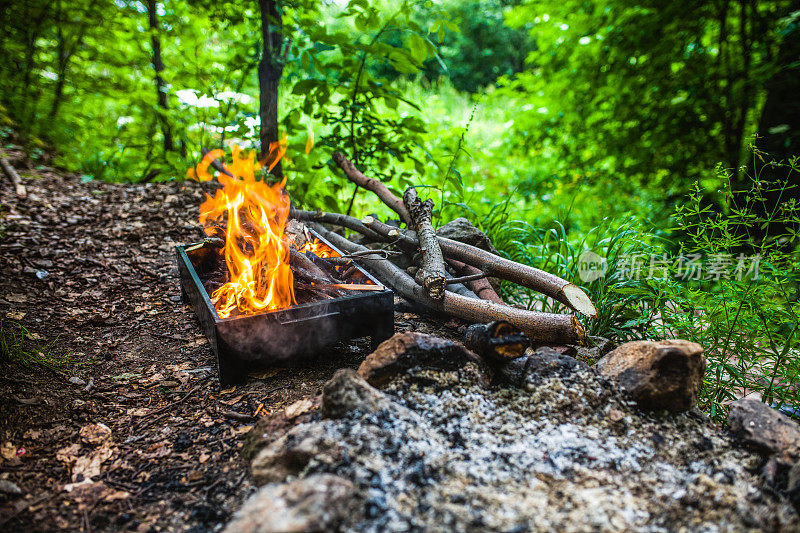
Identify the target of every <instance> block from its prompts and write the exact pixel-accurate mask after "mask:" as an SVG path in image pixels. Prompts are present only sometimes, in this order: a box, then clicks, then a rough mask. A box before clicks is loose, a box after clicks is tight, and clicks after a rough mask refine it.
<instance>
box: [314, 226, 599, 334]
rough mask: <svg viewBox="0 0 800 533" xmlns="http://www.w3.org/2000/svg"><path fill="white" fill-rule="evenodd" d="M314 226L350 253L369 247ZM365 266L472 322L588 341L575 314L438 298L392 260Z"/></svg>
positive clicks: (411, 295) (406, 293)
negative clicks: (501, 322) (497, 322)
mask: <svg viewBox="0 0 800 533" xmlns="http://www.w3.org/2000/svg"><path fill="white" fill-rule="evenodd" d="M314 229H315V230H316V231H317V232H318V233H319V234H320V235H322V236H323V237H324V238H325V239H327V240H328V241H330V242H331V243H332V244H333V245H334V246H336V247H337V248H339V249H341V250H344V251H346V252H348V253H352V252H356V251H361V250H366V249H367V248H365V247H364V246H361V245H359V244H356V243H354V242H351V241H349V240H347V239H345V238H344V237H342V236H341V235H338V234H336V233H334V232H332V231H329V230H327V229H325V228H324V227H322V226H320V225H318V224H315V225H314ZM365 268H367V269H368V270H370V271H371V272H372V273H373V274H374V275H375V276H377V277H378V278H379V279H380V280H381V281H382V282H383V283H385V284H386V285H388V286H390V287H391V288H392V289H393V290H394V291H395V292H397V293H398V294H399V295H401V296H403V297H404V298H407V299H409V300H412V301H415V302H418V303H422V304H424V305H427V306H428V307H431V308H433V309H436V310H439V311H442V312H444V313H447V314H449V315H452V316H456V317H458V318H462V319H464V320H467V321H470V322H492V321H494V320H505V321H507V322H510V323H511V324H513V325H514V326H516V327H518V328H519V329H520V330H522V331H523V332H524V333H525V334H526V335H527V336H528V337H529V338H530V339H531V340H532V341H533V342H541V343H547V342H553V343H579V344H581V343H584V342H585V340H586V330H585V329H584V327H583V325H582V324H581V323H580V322H579V321H578V319H576V318H575V317H574V316H570V315H557V314H550V313H540V312H537V311H528V310H525V309H518V308H516V307H509V306H507V305H501V304H497V303H494V302H490V301H488V300H476V299H474V298H468V297H465V296H460V295H458V294H455V293H453V292H450V291H445V294H444V297H443V298H442V299H441V300H436V299H434V298H431V297H429V296H428V295H427V294H426V292H425V290H424V289H423V288H422V287H421V286H420V285H418V284H417V283H415V282H414V280H413V279H411V277H410V276H408V274H406V273H405V272H403V271H402V270H401V269H400V268H398V267H397V266H395V265H394V264H392V263H391V262H389V261H386V260H382V261H371V262H369V263H367V264H365Z"/></svg>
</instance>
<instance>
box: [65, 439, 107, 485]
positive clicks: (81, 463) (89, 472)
mask: <svg viewBox="0 0 800 533" xmlns="http://www.w3.org/2000/svg"><path fill="white" fill-rule="evenodd" d="M114 452H115V450H114V449H113V448H111V447H110V446H108V445H106V444H104V445H103V446H101V447H99V448H97V449H96V450H94V451H92V452H91V453H90V454H88V455H84V456H82V457H78V458H77V459H76V460H75V464H74V465H73V466H72V481H73V482H76V481H80V480H81V479H91V478H95V477H97V476H99V475H100V469H101V467H102V464H103V463H104V462H106V461H107V460H109V459H111V457H112V456H113V455H114ZM81 476H82V477H81Z"/></svg>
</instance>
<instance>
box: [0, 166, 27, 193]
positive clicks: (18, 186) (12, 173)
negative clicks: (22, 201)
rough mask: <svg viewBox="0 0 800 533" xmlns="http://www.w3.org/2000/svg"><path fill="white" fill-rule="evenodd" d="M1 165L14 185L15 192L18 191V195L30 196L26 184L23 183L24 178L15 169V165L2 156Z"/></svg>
mask: <svg viewBox="0 0 800 533" xmlns="http://www.w3.org/2000/svg"><path fill="white" fill-rule="evenodd" d="M0 166H1V167H3V172H5V174H6V176H7V177H8V179H9V180H10V181H11V183H12V184H13V185H14V192H16V194H17V197H19V198H25V197H26V196H28V191H27V190H26V189H25V185H23V184H22V178H20V177H19V174H17V171H16V170H14V167H12V166H11V163H9V162H8V160H7V159H6V158H5V157H0Z"/></svg>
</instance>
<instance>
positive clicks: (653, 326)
mask: <svg viewBox="0 0 800 533" xmlns="http://www.w3.org/2000/svg"><path fill="white" fill-rule="evenodd" d="M756 156H757V157H758V156H759V154H758V152H756ZM770 166H771V167H773V168H772V169H773V171H774V170H776V169H782V170H783V171H784V174H785V176H786V178H785V179H784V180H783V181H781V182H777V183H776V182H764V181H763V180H760V179H759V176H754V177H752V178H751V179H750V183H751V186H750V187H748V188H747V189H746V190H735V189H733V188H732V187H731V186H730V184H731V179H732V178H731V175H730V173H729V172H727V171H726V170H725V169H724V168H723V167H722V166H721V165H720V166H719V167H718V168H717V178H718V180H719V181H720V182H721V183H723V184H724V187H723V189H722V190H721V191H720V192H721V194H720V199H719V201H718V203H716V204H711V203H709V202H708V201H707V199H706V195H705V194H704V192H703V189H702V187H701V186H700V185H699V184H695V185H694V186H693V187H692V189H691V191H690V192H689V193H688V194H687V195H686V196H685V197H684V198H683V199H682V202H680V203H679V204H678V205H677V207H676V208H675V212H674V215H673V224H674V227H673V230H672V231H671V232H670V234H666V233H664V232H659V231H655V232H654V231H653V230H648V229H647V228H646V227H644V225H643V224H642V223H641V222H638V221H637V220H636V219H628V220H622V221H614V220H608V221H606V222H605V223H604V224H602V225H601V226H597V227H595V228H592V229H591V230H590V231H588V232H586V233H579V234H577V235H575V234H570V233H569V232H567V231H566V230H565V229H564V226H563V225H561V224H559V223H557V222H555V223H553V224H552V225H551V226H550V227H548V228H544V229H539V228H536V227H534V226H532V225H530V224H527V223H525V222H520V221H509V220H508V215H507V214H502V215H501V216H500V217H498V218H497V219H495V220H489V221H486V222H485V227H486V229H488V231H489V232H490V233H491V234H492V235H493V237H494V242H495V244H496V245H497V246H498V248H500V249H501V250H502V251H503V253H504V254H505V255H507V256H508V257H510V258H511V259H514V260H516V261H520V262H523V263H527V264H530V265H534V266H536V267H538V268H542V269H544V270H546V271H548V272H552V273H555V274H558V275H560V276H562V277H564V278H565V279H567V280H569V281H571V282H573V283H575V284H578V285H581V286H582V287H583V288H584V289H585V290H586V291H587V292H588V293H589V295H590V296H591V298H592V300H593V301H594V303H595V305H596V306H597V309H598V316H597V318H595V319H594V320H591V321H589V322H588V326H589V329H590V333H591V334H595V335H602V336H609V337H612V338H615V339H617V340H619V341H627V340H634V339H641V338H685V339H689V340H692V341H695V342H698V343H700V344H701V345H703V346H704V347H705V348H706V357H707V359H708V363H709V366H708V370H707V371H706V379H705V382H704V386H703V388H702V390H701V393H700V405H701V407H703V408H704V409H705V410H706V411H707V412H708V413H709V414H711V415H712V416H714V417H715V418H718V419H720V420H724V418H725V415H726V412H727V408H726V406H727V404H728V403H729V402H730V401H732V400H734V399H736V398H739V397H741V396H744V395H746V394H749V393H752V392H756V393H758V394H760V395H761V397H762V398H763V399H764V401H765V402H767V403H769V404H773V405H776V406H778V407H782V406H797V405H800V390H798V388H797V383H798V381H799V380H800V338H799V335H798V334H799V333H800V332H798V324H800V239H799V238H798V231H800V210H799V209H798V205H797V202H796V200H795V199H794V198H790V199H788V200H786V201H783V202H779V203H778V204H771V203H770V202H769V200H768V199H769V198H770V197H771V195H772V194H773V193H776V192H778V193H782V194H784V195H785V196H787V197H788V196H790V194H789V193H790V191H791V188H792V187H793V185H791V182H792V181H796V176H797V173H798V172H799V171H800V161H798V160H797V159H793V160H791V161H789V162H784V163H770ZM587 251H589V252H593V253H595V254H597V256H599V257H600V258H603V259H604V261H603V269H602V271H603V275H601V276H599V277H597V278H596V279H594V280H592V279H588V280H586V279H585V278H586V275H585V270H584V276H583V278H582V277H581V266H582V265H581V261H582V260H585V259H586V256H585V255H584V254H585V253H586V252H587ZM693 259H699V260H700V261H699V263H696V264H699V265H700V266H699V268H700V271H699V274H698V275H695V274H694V273H692V274H690V275H687V274H689V273H690V272H691V271H690V270H689V268H688V265H689V261H690V260H693ZM756 265H757V271H756V270H755V266H756ZM695 278H697V279H695ZM504 288H506V289H507V290H506V293H505V296H506V297H507V298H509V299H510V300H512V301H515V302H518V303H522V304H524V305H526V306H527V307H529V308H535V309H543V310H548V311H563V310H564V309H563V306H562V305H561V304H559V303H557V302H553V301H552V300H549V299H546V298H544V297H542V296H541V295H537V294H535V293H532V292H531V291H528V290H521V289H519V288H517V287H515V286H511V285H509V286H508V287H504Z"/></svg>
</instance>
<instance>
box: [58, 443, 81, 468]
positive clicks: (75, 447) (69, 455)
mask: <svg viewBox="0 0 800 533" xmlns="http://www.w3.org/2000/svg"><path fill="white" fill-rule="evenodd" d="M80 451H81V445H80V444H78V443H77V442H76V443H74V444H70V445H69V446H66V447H64V448H61V449H60V450H58V451H57V452H56V459H58V460H59V461H61V462H62V463H67V464H70V463H72V462H73V461H74V460H75V459H76V458H77V457H78V452H80Z"/></svg>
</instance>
